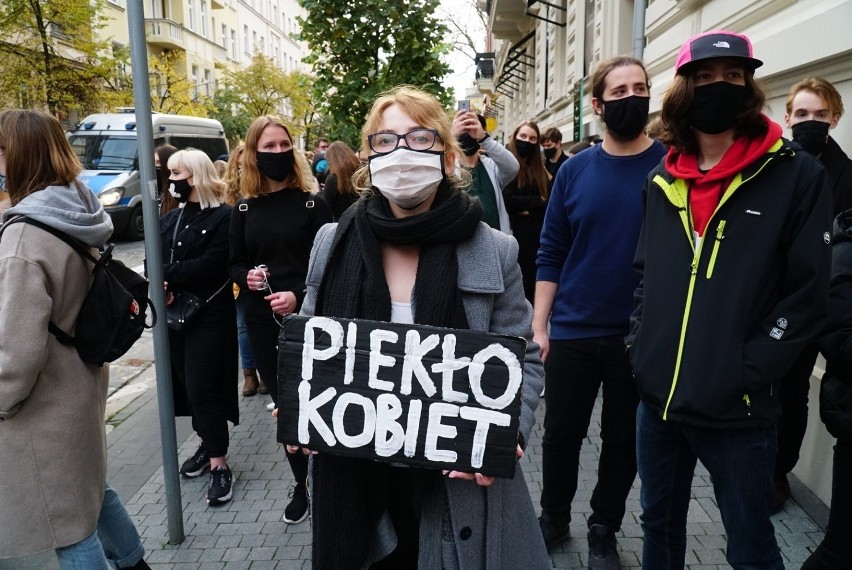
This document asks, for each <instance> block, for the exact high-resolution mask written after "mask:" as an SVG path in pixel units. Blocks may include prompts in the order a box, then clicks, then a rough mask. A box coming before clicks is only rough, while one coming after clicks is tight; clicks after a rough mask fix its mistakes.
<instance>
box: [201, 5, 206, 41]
mask: <svg viewBox="0 0 852 570" xmlns="http://www.w3.org/2000/svg"><path fill="white" fill-rule="evenodd" d="M207 33H208V32H207V0H201V35H202V36H204V37H205V38H206V37H207Z"/></svg>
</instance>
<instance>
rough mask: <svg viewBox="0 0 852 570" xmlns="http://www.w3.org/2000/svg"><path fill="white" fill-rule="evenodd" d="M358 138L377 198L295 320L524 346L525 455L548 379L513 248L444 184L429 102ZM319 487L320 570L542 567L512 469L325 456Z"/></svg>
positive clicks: (322, 256) (331, 235)
mask: <svg viewBox="0 0 852 570" xmlns="http://www.w3.org/2000/svg"><path fill="white" fill-rule="evenodd" d="M362 138H363V148H367V149H370V157H369V163H368V165H367V167H366V168H364V169H362V170H361V171H359V173H356V176H355V179H356V181H358V182H359V183H360V184H359V186H363V187H366V188H367V189H371V191H372V194H371V195H369V196H367V197H366V198H364V199H362V200H360V201H359V202H357V203H356V204H355V205H354V206H353V207H352V208H350V209H349V210H347V211H346V213H345V214H344V215H343V216H342V218H341V220H340V223H339V224H337V225H328V226H325V227H324V228H322V229H321V230H320V231H319V233H318V234H317V237H316V240H315V243H314V248H313V251H312V253H311V265H310V268H309V270H308V278H307V296H306V297H305V301H304V304H303V306H302V311H301V314H303V315H323V316H333V317H340V318H362V319H370V320H375V321H393V322H398V323H417V324H426V325H434V326H441V327H450V328H456V329H469V330H474V331H487V332H494V333H501V334H506V335H511V336H523V337H525V338H526V339H527V340H528V341H529V344H528V345H527V353H526V358H525V361H524V385H523V388H522V412H521V421H520V435H519V439H520V442H519V443H520V445H519V446H518V455H519V456H520V455H523V451H522V447H523V446H524V445H525V442H526V441H527V440H528V437H529V434H530V431H531V429H532V425H533V423H534V417H533V413H534V411H535V408H536V406H537V405H538V398H539V393H540V392H541V387H542V379H541V376H542V365H541V361H540V359H539V356H538V346H537V345H535V344H534V343H533V342H532V332H531V330H530V323H531V319H532V310H531V308H530V305H529V303H527V302H526V301H525V300H524V295H523V285H522V282H521V273H520V269H519V268H518V264H517V253H518V252H517V248H518V246H517V242H515V241H514V240H513V239H512V238H510V237H508V236H506V235H505V234H501V233H500V232H498V231H496V230H492V229H491V228H489V227H488V226H487V225H486V224H484V223H482V222H481V217H482V209H481V206H480V204H479V203H478V201H476V200H472V199H471V198H470V197H469V196H468V195H467V194H466V193H465V192H463V191H461V190H460V189H459V181H458V180H457V179H455V178H452V177H451V175H450V174H448V173H453V172H455V162H456V154H457V152H458V150H459V149H458V147H457V144H458V143H457V142H456V140H455V137H453V136H452V133H451V130H450V123H449V120H448V118H447V115H446V113H445V112H444V109H443V108H442V107H441V105H440V103H439V102H438V101H437V100H436V99H435V98H434V97H432V96H431V95H429V94H427V93H424V92H422V91H419V90H417V89H414V88H410V87H401V88H398V89H396V90H394V91H391V92H389V93H387V94H385V95H384V96H382V97H380V98H379V99H378V100H377V101H376V102H375V104H374V105H373V108H372V110H371V112H370V114H369V116H368V117H367V121H366V124H365V126H364V129H363V135H362ZM286 411H287V410H286V408H285V409H284V413H286ZM313 485H314V487H313V493H312V500H313V521H314V528H313V533H314V537H313V538H314V540H313V564H314V567H316V568H363V567H371V568H412V567H418V566H419V567H421V568H441V567H443V568H465V569H467V568H489V569H491V568H520V567H527V568H549V567H550V562H549V559H548V557H547V553H546V551H545V548H544V543H543V541H542V538H541V534H540V533H539V532H537V525H536V518H535V512H534V510H533V506H532V502H531V500H530V496H529V492H528V490H527V487H526V483H525V481H524V476H523V473H521V470H520V467H518V468H517V470H516V472H515V476H514V478H512V479H494V478H491V477H486V476H483V475H481V474H478V473H477V474H474V473H461V472H457V471H450V472H448V473H442V472H441V471H438V470H427V469H418V468H411V467H398V466H395V465H392V464H387V463H379V462H375V461H370V460H365V459H353V458H345V457H340V456H335V455H332V454H329V453H321V454H318V455H316V456H314V462H313Z"/></svg>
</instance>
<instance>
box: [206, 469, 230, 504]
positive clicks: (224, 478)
mask: <svg viewBox="0 0 852 570" xmlns="http://www.w3.org/2000/svg"><path fill="white" fill-rule="evenodd" d="M235 479H236V477H234V475H233V474H232V473H231V470H230V469H229V468H228V467H227V466H225V467H216V468H215V469H212V470H211V471H210V483H208V485H207V504H208V505H221V504H222V503H226V502H228V501H230V500H231V497H232V496H233V495H234V493H233V485H234V480H235Z"/></svg>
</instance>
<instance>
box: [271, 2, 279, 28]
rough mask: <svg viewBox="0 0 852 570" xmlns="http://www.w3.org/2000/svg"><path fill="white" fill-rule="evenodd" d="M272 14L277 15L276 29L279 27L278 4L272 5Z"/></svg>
mask: <svg viewBox="0 0 852 570" xmlns="http://www.w3.org/2000/svg"><path fill="white" fill-rule="evenodd" d="M272 13H273V14H274V15H275V16H274V17H275V27H276V28H277V27H278V4H273V5H272Z"/></svg>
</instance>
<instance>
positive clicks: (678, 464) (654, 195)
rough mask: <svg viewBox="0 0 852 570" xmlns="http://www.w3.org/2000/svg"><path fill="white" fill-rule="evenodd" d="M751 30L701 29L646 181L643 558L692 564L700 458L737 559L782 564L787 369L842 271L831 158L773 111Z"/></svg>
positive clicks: (756, 565)
mask: <svg viewBox="0 0 852 570" xmlns="http://www.w3.org/2000/svg"><path fill="white" fill-rule="evenodd" d="M761 65H762V62H761V61H760V60H758V59H755V57H754V54H753V50H752V45H751V42H750V41H749V39H748V38H747V37H746V36H743V35H741V34H736V33H733V32H728V31H723V30H718V31H712V32H707V33H703V34H700V35H697V36H694V37H691V38H689V39H688V40H687V41H686V42H685V43H684V44H683V46H682V47H681V49H680V52H679V53H678V57H677V63H676V69H675V78H674V80H673V82H672V85H671V87H670V88H669V90H668V91H667V92H666V94H665V96H664V98H663V104H662V113H661V116H662V122H663V133H662V135H661V140H662V142H663V143H664V144H666V145H667V146H668V147H669V152H668V154H667V155H666V157H665V159H664V160H663V162H662V163H661V164H660V165H659V166H658V167H657V168H656V169H655V170H654V171H652V172H651V174H650V175H649V177H648V179H647V180H646V182H645V186H644V194H645V218H644V222H643V227H642V230H641V233H640V237H639V245H638V247H637V251H636V257H635V260H634V266H635V267H636V269H637V270H638V271H639V272H640V275H641V282H640V285H639V288H638V289H637V290H636V294H635V296H634V298H635V308H634V312H633V315H632V317H631V327H630V332H629V334H628V336H627V337H626V339H625V341H626V344H627V348H628V358H629V360H630V363H631V365H632V367H633V372H634V376H635V378H636V383H637V386H638V389H639V394H640V399H641V402H640V404H639V409H638V412H637V466H638V471H639V477H640V479H641V481H642V490H641V504H642V515H641V522H642V529H643V532H644V545H643V556H642V567H643V568H644V569H645V570H654V569H657V568H683V567H684V563H685V554H686V518H687V511H688V509H689V501H690V494H691V493H690V490H691V485H692V477H693V473H694V470H695V465H696V462H697V461H698V460H700V461H701V463H702V464H703V465H704V466H705V467H706V468H707V470H708V471H709V472H710V477H711V479H712V481H713V489H714V492H715V496H716V503H717V505H718V507H719V511H720V512H721V515H722V522H723V524H724V526H725V533H726V535H727V537H728V545H727V552H726V557H727V561H728V563H729V564H730V565H731V566H732V567H733V568H749V569H773V570H774V569H782V568H784V563H783V561H782V559H781V554H780V551H779V549H778V544H777V542H776V540H775V535H774V529H773V526H772V522H771V521H770V519H769V509H770V504H771V500H772V497H771V491H770V485H769V484H770V481H771V479H772V473H773V468H774V462H775V450H776V436H775V426H776V423H777V420H778V415H779V412H780V408H779V403H778V381H779V379H780V378H781V377H782V376H783V375H784V374H785V373H786V372H787V370H788V369H789V368H790V366H792V364H793V363H794V362H795V360H796V358H797V357H798V355H799V353H800V352H801V351H802V349H803V348H804V347H806V346H807V345H808V344H809V343H810V342H811V340H812V339H813V338H814V337H815V336H816V335H817V334H818V333H819V332H820V331H821V329H822V327H823V325H824V322H825V318H826V314H827V304H828V286H829V278H830V271H831V251H830V242H831V234H830V231H831V206H830V198H831V194H830V192H829V191H828V189H827V186H826V180H827V178H826V174H825V170H824V169H823V168H822V167H821V166H820V164H819V162H818V161H817V160H816V159H815V158H814V157H813V156H811V155H809V154H808V153H806V152H801V151H800V149H799V147H798V146H795V145H792V144H791V143H789V142H788V141H786V140H785V139H783V138H781V127H780V126H779V125H777V124H775V123H773V122H772V121H770V120H769V118H768V117H766V115H764V114H763V107H764V103H765V95H764V93H763V91H762V90H761V89H760V87H758V86H757V85H756V84H755V81H754V70H755V69H756V68H757V67H760V66H761Z"/></svg>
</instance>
